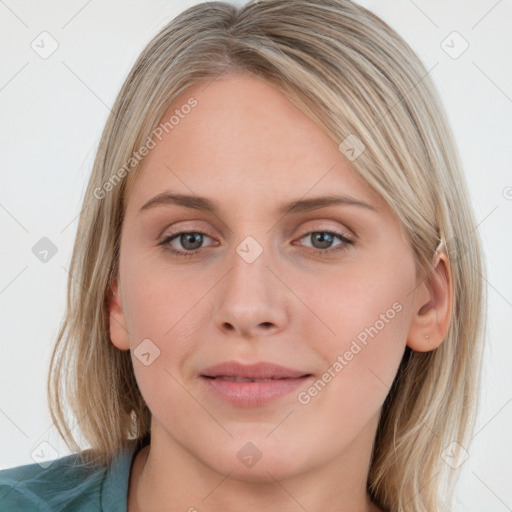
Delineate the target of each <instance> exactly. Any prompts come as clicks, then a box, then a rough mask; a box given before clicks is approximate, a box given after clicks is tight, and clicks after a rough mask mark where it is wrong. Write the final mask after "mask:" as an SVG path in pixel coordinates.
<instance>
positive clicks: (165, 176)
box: [109, 74, 451, 512]
mask: <svg viewBox="0 0 512 512" xmlns="http://www.w3.org/2000/svg"><path fill="white" fill-rule="evenodd" d="M191 96H193V97H194V98H196V99H197V101H198V105H197V106H196V107H195V108H194V109H193V110H192V111H191V113H190V114H188V116H186V117H184V118H183V119H181V120H180V123H179V125H177V126H175V127H174V129H173V130H172V131H170V132H169V134H168V135H167V136H165V137H164V138H163V140H162V141H161V142H159V143H158V145H157V146H156V147H155V148H154V149H152V150H151V151H150V153H149V154H148V155H147V156H146V157H145V159H144V162H143V167H142V172H141V174H140V175H139V176H138V177H137V179H136V180H135V181H134V183H133V187H132V188H131V189H130V192H129V196H128V201H127V206H126V213H125V218H124V221H123V229H122V237H121V251H120V270H119V276H118V279H117V281H116V282H115V284H114V286H113V287H112V290H111V295H110V300H109V308H110V315H111V321H110V335H111V340H112V343H113V344H114V345H115V346H116V347H117V348H118V349H120V350H131V351H132V360H133V365H134V370H135V375H136V378H137V382H138V385H139V388H140V390H141V393H142V395H143V397H144V399H145V400H146V403H147V404H148V407H149V409H150V410H151V412H152V424H151V435H152V441H151V447H148V448H144V449H143V450H141V451H140V452H139V453H138V455H137V457H136V459H135V462H134V465H133V468H132V471H131V476H130V487H129V496H128V510H129V512H137V511H144V512H145V511H163V510H165V511H170V510H172V511H174V510H176V511H178V510H180V511H184V510H194V509H192V508H191V507H194V508H195V509H197V510H199V511H202V510H209V511H219V512H220V511H223V512H226V511H228V512H229V511H238V510H245V511H261V510H266V511H271V512H273V511H279V512H288V511H290V512H292V511H293V512H295V511H297V510H299V509H300V507H303V508H304V509H306V510H308V511H310V512H315V511H320V510H336V511H340V512H363V511H364V512H367V511H375V510H379V509H378V508H377V507H375V506H374V505H372V503H371V502H370V500H369V498H368V496H367V494H366V487H365V483H366V478H367V475H368V470H369V464H370V456H371V449H372V445H373V441H374V438H375V433H376V429H377V424H378V419H379V415H380V411H381V407H382V404H383V402H384V399H385V398H386V395H387V394H388V391H389V388H390V386H391V383H392V382H393V379H394V377H395V375H396V372H397V369H398V366H399V363H400V360H401V358H402V356H403V353H404V350H405V347H406V345H408V346H410V347H411V348H412V349H413V350H417V351H427V350H431V349H434V348H436V347H437V346H438V345H439V344H440V343H442V341H443V338H444V336H445V334H446V331H447V329H448V324H449V319H450V311H451V292H450V289H451V285H450V274H449V269H448V266H447V260H446V257H445V256H444V254H443V253H440V254H439V256H438V257H437V259H436V260H435V261H434V265H435V270H434V272H432V273H430V274H429V275H428V276H427V278H426V279H424V280H422V281H417V280H416V277H415V264H414V259H413V253H412V249H411V247H410V246H409V244H408V242H407V239H406V237H405V236H404V235H403V233H404V232H405V231H403V229H402V227H401V224H400V222H399V220H398V218H397V217H396V215H395V214H394V213H393V212H392V210H391V209H390V208H389V206H388V205H387V204H386V203H385V202H384V201H383V200H382V199H381V198H380V197H379V196H377V195H376V194H375V193H374V192H373V191H372V190H371V189H370V188H369V187H368V186H367V185H366V184H365V183H364V182H363V181H362V180H361V179H360V178H358V175H357V174H356V172H355V171H354V169H353V168H352V166H351V164H350V162H349V161H348V160H347V159H345V157H344V156H343V154H342V153H340V152H339V151H338V148H337V144H336V143H335V142H334V141H333V140H332V139H330V138H329V137H328V136H327V135H326V134H325V133H324V132H323V131H322V130H321V129H320V128H319V127H318V126H316V125H315V124H314V123H313V122H312V121H310V120H309V119H308V118H307V117H306V116H305V115H304V114H303V113H302V112H301V111H300V110H299V109H297V108H296V107H295V106H294V105H293V104H292V103H291V102H290V101H289V100H288V99H287V98H286V97H285V96H284V95H283V94H282V93H280V92H279V91H278V89H277V88H275V87H274V86H272V85H271V84H269V83H267V82H265V81H262V80H261V79H258V78H256V77H254V76H252V75H249V74H240V75H232V76H224V77H222V78H220V79H217V80H215V81H213V82H211V83H210V84H209V85H208V86H207V87H205V85H204V84H195V85H194V86H192V87H190V88H189V89H188V90H187V91H184V92H183V93H182V94H181V96H180V97H178V98H177V99H176V100H175V101H174V103H173V104H172V105H171V106H170V108H169V110H168V112H167V113H166V115H165V116H164V117H163V119H168V118H169V116H170V115H171V114H172V113H173V112H174V110H175V109H176V108H180V106H181V105H183V104H184V103H186V101H187V100H188V99H189V98H190V97H191ZM165 190H171V191H173V192H176V193H182V194H195V195H199V196H205V197H208V198H210V199H211V200H213V201H215V202H217V203H218V205H219V211H218V213H217V214H213V213H211V212H207V211H199V210H193V209H189V208H185V207H183V206H178V205H160V206H158V207H155V208H149V209H147V210H146V211H143V212H139V209H140V208H141V206H142V205H143V204H144V203H145V202H146V201H148V200H149V199H151V198H153V197H154V196H156V195H157V194H159V193H161V192H163V191H165ZM333 192H336V193H343V194H345V195H348V196H351V197H353V198H357V199H358V200H361V201H365V202H367V203H369V204H370V205H371V206H373V207H374V208H375V209H376V210H377V211H372V210H370V209H365V208H362V207H358V206H354V205H346V204H342V205H331V206H328V207H324V208H321V209H317V210H312V211H303V212H300V213H289V214H287V215H285V216H284V217H283V216H282V215H277V214H276V213H275V210H276V209H277V207H278V206H280V205H281V204H282V203H283V202H286V201H291V200H296V199H304V198H311V197H317V196H323V195H328V194H332V193H333ZM177 230H181V231H184V232H188V233H190V232H192V233H194V232H200V233H204V234H205V236H204V237H203V243H202V245H199V252H198V253H197V254H195V255H194V256H191V257H180V256H175V255H173V254H172V253H171V252H169V251H166V250H165V249H164V247H163V246H160V245H158V243H159V241H160V240H161V239H163V238H164V237H166V236H168V235H170V234H171V233H172V232H174V231H177ZM325 230H330V231H335V232H341V233H345V234H346V235H348V236H349V237H351V239H352V240H353V243H352V244H349V243H346V242H343V241H342V239H339V238H337V236H335V237H333V238H332V242H331V244H330V245H329V244H327V245H325V244H324V245H323V246H322V245H319V243H318V241H316V239H315V237H314V236H313V235H311V234H309V235H308V233H311V232H324V231H325ZM247 236H251V237H253V238H254V239H255V240H256V241H257V242H258V244H259V245H260V246H261V247H262V248H263V252H262V253H261V254H260V256H259V257H258V258H257V259H256V260H255V261H254V262H252V263H248V262H247V261H245V260H244V259H243V258H242V257H240V255H239V254H238V253H237V251H236V248H237V247H238V246H239V244H240V243H241V242H242V241H243V240H244V239H245V238H246V237H247ZM315 242H316V243H315ZM186 243H187V239H185V240H184V239H183V238H182V239H181V241H180V237H177V238H175V239H174V240H173V241H172V242H168V244H167V246H170V247H171V248H174V249H175V250H178V251H182V252H186V251H187V250H188V251H191V250H192V249H193V248H194V247H197V245H196V246H191V245H190V244H189V245H186ZM340 246H344V250H340V251H338V252H331V253H330V254H328V255H324V256H322V255H320V254H314V253H313V252H312V251H314V250H315V249H317V250H319V251H322V250H323V251H324V252H325V251H329V249H330V250H331V251H332V250H333V249H335V248H336V247H340ZM190 247H192V249H191V248H190ZM322 247H324V249H322ZM397 302H398V303H399V304H400V305H401V306H402V308H401V310H400V312H398V313H396V315H395V316H394V318H393V319H392V320H389V322H387V323H386V324H385V327H384V328H381V329H380V330H379V332H378V334H377V335H375V336H374V337H373V338H369V340H368V343H367V345H366V346H364V348H363V349H362V350H361V351H360V352H359V353H357V355H355V356H354V357H353V359H352V360H350V361H349V362H348V364H347V365H346V366H345V367H344V368H343V370H342V371H341V372H339V373H337V374H336V376H335V377H334V378H332V380H331V381H330V382H329V383H328V384H327V385H326V386H325V388H323V389H322V390H321V392H320V393H318V394H317V395H316V396H315V397H313V398H312V399H311V401H310V402H309V403H308V404H301V403H300V402H299V401H298V399H297V395H298V392H299V391H301V390H307V388H308V387H309V386H310V384H308V385H305V386H304V387H303V388H299V389H298V390H297V392H292V393H290V394H289V395H286V396H285V397H283V398H280V399H279V400H278V401H276V402H274V403H271V404H267V405H264V406H261V407H253V408H241V407H236V406H234V405H232V404H229V403H227V402H224V401H222V400H221V399H219V398H217V397H214V396H212V395H211V394H210V393H209V392H208V391H207V390H205V387H204V385H203V383H202V382H201V381H200V379H199V378H198V374H199V372H200V370H201V369H204V368H205V367H207V366H210V365H213V364H217V363H220V362H223V361H227V360H237V361H239V362H242V363H252V362H257V361H269V362H274V363H277V364H281V365H284V366H288V367H291V368H295V369H301V370H305V373H312V374H314V375H315V377H321V376H322V374H323V373H324V372H325V371H326V370H327V369H328V368H329V367H332V365H333V363H334V362H335V361H336V359H337V357H338V355H340V354H344V353H345V352H346V351H347V350H348V349H349V348H350V345H351V343H352V341H353V340H354V339H355V338H356V336H357V335H358V334H359V333H360V332H361V331H363V330H364V329H365V327H369V326H372V325H375V323H376V321H377V320H378V319H379V318H380V317H379V315H381V314H384V313H385V312H386V311H387V310H389V309H390V308H392V305H393V304H394V303H397ZM426 336H428V339H427V338H426ZM146 338H149V339H150V340H151V341H152V343H154V344H155V345H156V346H157V347H158V348H159V350H160V355H159V357H157V358H156V359H154V361H153V362H152V363H151V364H150V365H148V366H146V365H144V364H142V362H141V361H140V360H139V359H138V358H137V357H135V356H134V352H133V351H134V350H135V349H136V348H137V346H138V345H139V344H140V343H141V341H142V340H143V339H146ZM247 442H251V443H253V444H254V445H255V446H256V447H257V448H258V450H259V451H260V452H261V454H262V457H261V459H260V460H259V461H258V462H257V463H256V464H255V465H253V466H252V467H246V466H245V465H244V464H242V463H241V462H240V460H239V459H238V457H237V453H238V452H239V450H240V449H241V448H242V447H243V446H244V445H245V444H246V443H247Z"/></svg>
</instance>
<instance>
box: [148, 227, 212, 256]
mask: <svg viewBox="0 0 512 512" xmlns="http://www.w3.org/2000/svg"><path fill="white" fill-rule="evenodd" d="M204 237H206V238H210V237H209V236H208V235H207V234H206V233H201V232H200V231H179V232H177V233H173V234H171V235H169V236H167V237H165V238H164V239H163V240H162V241H161V242H159V244H158V245H162V246H163V247H164V248H165V249H166V250H168V251H170V252H172V253H173V254H175V255H176V256H193V255H194V254H196V253H198V252H199V251H200V250H201V245H202V243H203V241H204ZM210 240H211V238H210ZM173 242H175V243H176V242H177V243H178V244H179V245H181V247H183V249H184V250H181V249H179V248H178V249H176V246H173V245H172V243H173Z"/></svg>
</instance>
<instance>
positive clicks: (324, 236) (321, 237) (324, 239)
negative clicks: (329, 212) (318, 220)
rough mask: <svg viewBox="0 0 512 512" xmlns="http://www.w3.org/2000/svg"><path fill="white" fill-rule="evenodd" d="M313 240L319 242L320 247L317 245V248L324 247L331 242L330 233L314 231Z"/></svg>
mask: <svg viewBox="0 0 512 512" xmlns="http://www.w3.org/2000/svg"><path fill="white" fill-rule="evenodd" d="M313 240H315V241H318V242H319V243H320V247H318V248H319V249H326V248H328V247H329V245H330V244H331V243H332V235H330V234H329V233H315V234H314V236H313ZM313 245H315V244H313Z"/></svg>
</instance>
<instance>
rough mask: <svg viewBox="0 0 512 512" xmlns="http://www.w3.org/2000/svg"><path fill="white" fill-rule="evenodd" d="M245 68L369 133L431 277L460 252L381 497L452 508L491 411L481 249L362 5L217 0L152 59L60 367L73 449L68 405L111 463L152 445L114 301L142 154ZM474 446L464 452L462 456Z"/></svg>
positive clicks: (414, 96) (406, 83) (442, 155)
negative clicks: (173, 118) (179, 109)
mask: <svg viewBox="0 0 512 512" xmlns="http://www.w3.org/2000/svg"><path fill="white" fill-rule="evenodd" d="M235 73H252V74H253V75H255V76H257V77H260V78H261V79H264V80H268V81H269V82H271V83H272V84H273V85H275V86H276V87H279V88H280V90H281V91H282V92H283V93H284V94H286V95H287V97H288V98H289V99H290V100H291V101H293V102H294V104H295V105H296V106H297V107H298V108H300V109H301V110H302V111H303V112H304V114H305V115H307V116H308V117H309V118H310V119H312V120H313V121H314V122H315V123H317V125H318V126H319V127H321V128H322V129H323V130H324V131H325V133H327V134H328V135H329V136H330V137H332V139H333V140H334V141H336V143H342V142H343V141H344V140H345V139H346V137H348V136H349V135H350V136H352V139H351V140H355V139H353V137H357V139H356V140H357V141H358V143H362V144H363V145H364V151H363V152H362V153H361V154H360V155H359V156H358V158H356V159H355V160H353V161H352V165H353V167H354V169H355V170H356V172H358V173H359V174H360V175H361V177H362V178H363V179H364V180H365V181H366V182H367V183H368V184H369V185H370V186H371V187H372V188H373V189H374V190H375V191H376V192H377V193H378V194H380V195H381V196H382V197H383V198H384V200H385V201H387V203H388V204H389V205H390V206H391V207H392V209H393V210H394V211H395V212H396V213H397V215H398V216H399V218H400V220H401V222H402V223H403V226H404V227H405V231H406V234H407V236H408V238H409V240H410V244H411V248H412V250H413V253H414V257H415V261H416V265H417V272H418V276H422V278H426V277H427V276H428V273H429V272H431V271H432V269H433V267H432V258H433V255H434V251H435V250H436V249H437V248H439V247H440V249H441V250H444V251H445V252H447V253H448V256H449V266H450V271H451V276H452V280H453V308H452V318H451V323H450V326H449V330H448V333H447V335H446V337H445V339H444V341H443V343H442V344H441V345H440V346H439V347H438V348H436V349H435V350H432V351H429V352H415V351H412V350H411V349H410V348H409V347H407V348H406V351H405V354H404V357H403V360H402V361H401V363H400V367H399V369H398V372H397V375H396V378H395V380H394V382H393V385H392V388H391V390H390V392H389V394H388V396H387V398H386V400H385V402H384V405H383V408H382V413H381V419H380V423H379V426H378V429H377V435H376V438H375V443H374V446H373V453H372V459H371V465H370V470H369V475H368V482H367V490H368V493H369V495H370V497H371V498H372V500H373V501H374V503H375V504H377V505H378V506H380V507H381V508H382V509H384V510H389V511H395V510H400V511H403V512H409V511H415V512H424V511H429V512H434V511H436V512H438V511H440V510H445V508H443V507H446V510H449V509H450V503H451V500H452V499H453V498H452V494H453V488H454V485H455V481H456V479H457V478H458V471H459V470H456V469H452V468H451V467H450V466H449V465H448V464H446V463H445V462H444V461H443V458H442V455H443V453H444V452H443V450H445V449H447V447H449V446H450V444H451V443H453V442H456V443H458V445H460V446H461V447H464V448H465V449H468V445H469V443H470V440H471V433H472V431H473V428H474V422H475V415H476V411H477V405H478V390H479V383H480V371H481V370H480V368H481V357H482V345H483V333H484V329H485V325H484V324H485V317H484V311H485V297H484V290H483V284H482V283H483V281H482V279H483V272H484V269H483V261H482V254H481V248H480V247H481V245H480V241H479V239H478V235H477V231H476V228H475V222H474V216H473V212H472V209H471V205H470V201H469V194H468V191H467V188H466V184H465V179H464V176H463V174H462V171H461V166H460V163H459V159H458V156H457V152H456V149H455V144H454V141H453V139H452V135H451V132H450V129H449V126H448V123H447V120H446V118H445V114H444V111H443V108H442V105H441V102H440V100H439V98H438V95H437V92H436V90H435V88H434V86H433V84H432V82H431V79H430V76H429V73H428V72H427V70H426V69H425V67H424V66H423V65H422V63H421V62H420V60H419V59H418V57H417V56H416V55H415V54H414V52H413V51H412V50H411V48H410V47H409V46H408V45H407V43H405V42H404V40H403V39H402V38H401V37H400V36H399V35H398V34H397V33H396V32H395V31H394V30H392V29H391V28H390V27H389V26H388V25H387V24H386V23H384V22H383V21H382V20H381V19H380V18H378V17H377V16H375V15H374V14H373V13H371V12H369V11H368V10H366V9H364V8H363V7H361V6H359V5H357V4H354V3H352V2H350V1H346V0H263V1H257V2H254V3H249V4H247V5H243V6H235V5H231V4H228V3H223V2H206V3H201V4H199V5H196V6H194V7H191V8H189V9H187V10H186V11H184V12H183V13H182V14H181V15H179V16H178V17H176V18H175V19H173V20H172V21H171V22H170V23H168V24H167V25H166V26H165V27H164V28H163V29H162V30H161V31H160V32H159V33H158V34H157V35H156V36H155V37H154V39H153V40H152V41H151V42H150V43H149V44H148V45H147V47H146V48H145V49H144V50H143V52H142V54H141V55H140V56H139V58H138V60H137V61H136V63H135V65H134V66H133V69H132V70H131V71H130V73H129V75H128V77H127V79H126V81H125V82H124V84H123V86H122V88H121V91H120V93H119V95H118V97H117V99H116V101H115V104H114V106H113V109H112V113H111V115H110V117H109V118H108V120H107V123H106V126H105V129H104V131H103V134H102V136H101V140H100V143H99V147H98V151H97V155H96V159H95V162H94V167H93V170H92V175H91V177H90V181H89V184H88V188H87V190H86V194H85V197H84V204H83V210H82V214H81V216H80V220H79V224H78V229H77V235H76V241H75V246H74V250H73V255H72V261H71V267H70V279H69V283H68V295H67V311H66V316H65V318H64V321H63V324H62V326H61V329H60V332H59V335H58V339H57V342H56V346H55V349H54V352H53V355H52V359H51V363H50V374H49V379H48V397H49V405H50V411H51V415H52V418H53V421H54V423H55V425H56V426H57V429H58V431H59V433H60V434H61V435H62V437H63V438H64V439H65V441H66V443H67V445H68V446H69V448H70V449H71V450H73V451H75V452H76V451H80V447H79V446H78V444H77V443H76V441H75V438H74V437H73V435H72V434H71V429H69V428H68V423H67V420H66V418H65V414H64V398H66V399H67V401H68V402H69V405H70V407H71V410H72V411H73V413H74V415H75V416H76V418H78V421H79V427H80V430H81V432H82V433H83V435H84V436H85V438H86V439H87V441H88V442H89V443H90V445H91V447H92V449H93V451H94V453H95V454H96V455H97V459H96V460H97V461H99V463H101V464H108V463H110V461H111V460H112V458H113V456H114V455H115V454H116V453H117V452H118V451H119V450H120V449H122V448H123V447H124V446H125V445H126V444H127V443H129V442H131V441H132V440H141V439H143V438H148V436H149V428H150V419H151V413H150V411H149V409H148V407H147V405H146V403H145V402H144V399H143V397H142V395H141V393H140V391H139V389H138V386H137V383H136V380H135V376H134V372H133V367H132V363H131V357H130V351H120V350H118V349H117V348H115V347H114V345H113V344H112V343H111V342H110V339H109V315H108V309H107V297H108V293H109V290H110V287H111V285H112V284H113V282H114V280H115V279H116V277H117V273H118V263H119V244H120V232H121V226H122V222H123V217H124V209H125V200H126V197H127V192H128V190H129V189H128V188H127V187H129V186H130V183H133V181H134V179H135V178H136V175H137V171H138V170H139V169H140V154H139V153H140V151H139V150H140V148H142V147H143V146H144V145H148V144H149V141H150V140H152V139H151V137H152V136H153V135H154V133H155V130H156V129H157V127H158V125H159V122H160V120H161V118H162V116H163V114H164V112H165V111H166V110H167V108H168V107H169V105H170V103H171V102H172V101H173V99H174V98H176V96H177V95H179V94H180V93H181V92H183V91H184V90H186V88H187V87H189V86H190V85H192V84H194V83H197V82H199V81H202V82H204V83H205V84H206V83H207V82H208V81H211V80H214V79H215V78H216V77H220V76H226V75H229V74H235ZM199 108H200V107H199ZM184 122H186V120H185V121H184ZM361 147H362V146H361ZM134 155H135V156H134ZM107 184H108V185H107ZM458 445H457V444H455V445H453V447H455V448H456V449H455V457H457V456H460V455H461V454H462V452H460V453H459V452H458V451H457V450H458V449H459V448H458ZM453 447H452V448H453ZM452 451H453V450H452ZM443 484H446V485H445V486H444V487H443ZM442 496H444V497H445V501H443V500H442V499H441V497H442Z"/></svg>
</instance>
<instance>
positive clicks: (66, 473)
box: [0, 443, 142, 512]
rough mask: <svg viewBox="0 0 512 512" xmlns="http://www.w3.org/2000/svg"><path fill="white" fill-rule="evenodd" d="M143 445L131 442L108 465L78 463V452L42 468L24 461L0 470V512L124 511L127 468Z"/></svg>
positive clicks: (128, 474) (125, 508) (128, 471)
mask: <svg viewBox="0 0 512 512" xmlns="http://www.w3.org/2000/svg"><path fill="white" fill-rule="evenodd" d="M141 447H142V445H141V444H140V443H139V444H135V443H132V444H131V445H130V447H128V448H126V449H125V450H123V451H121V452H119V453H118V454H117V456H116V458H115V459H114V460H113V462H112V464H111V465H110V466H108V467H106V468H105V467H100V466H96V467H91V466H85V465H81V462H82V460H81V457H80V454H76V453H75V454H71V455H67V456H65V457H61V458H60V459H55V460H54V461H52V463H51V464H50V465H49V466H48V467H47V468H46V469H45V468H43V467H41V466H40V465H39V464H37V463H34V464H27V465H24V466H17V467H14V468H9V469H4V470H2V471H0V512H25V511H26V512H65V511H66V512H126V510H127V498H128V484H129V481H130V470H131V466H132V462H133V460H134V458H135V455H136V454H137V452H138V451H139V449H140V448H141Z"/></svg>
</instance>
